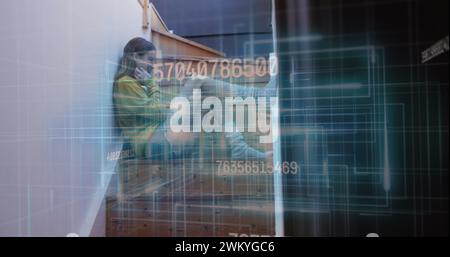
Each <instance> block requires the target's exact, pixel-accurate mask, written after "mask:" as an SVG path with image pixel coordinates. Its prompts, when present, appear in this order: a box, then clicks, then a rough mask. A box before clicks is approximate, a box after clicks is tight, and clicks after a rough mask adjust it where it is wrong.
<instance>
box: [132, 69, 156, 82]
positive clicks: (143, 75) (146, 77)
mask: <svg viewBox="0 0 450 257" xmlns="http://www.w3.org/2000/svg"><path fill="white" fill-rule="evenodd" d="M134 77H135V78H136V79H137V80H138V81H140V82H142V83H144V84H145V85H146V84H147V83H148V82H149V81H150V79H151V78H152V75H151V74H150V73H148V72H147V71H146V70H144V69H142V68H140V67H138V68H136V69H135V70H134Z"/></svg>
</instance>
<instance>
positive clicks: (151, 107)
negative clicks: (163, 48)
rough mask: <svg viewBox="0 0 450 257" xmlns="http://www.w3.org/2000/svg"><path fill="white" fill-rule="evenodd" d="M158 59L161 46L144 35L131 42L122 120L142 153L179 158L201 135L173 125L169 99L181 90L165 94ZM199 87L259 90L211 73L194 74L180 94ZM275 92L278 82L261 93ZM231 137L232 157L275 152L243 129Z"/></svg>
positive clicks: (121, 80)
mask: <svg viewBox="0 0 450 257" xmlns="http://www.w3.org/2000/svg"><path fill="white" fill-rule="evenodd" d="M155 58H156V49H155V46H154V45H153V44H152V43H151V42H149V41H147V40H145V39H143V38H134V39H132V40H130V41H129V42H128V43H127V45H126V46H125V48H124V51H123V57H122V60H121V63H120V66H119V69H118V71H117V74H116V76H115V83H114V89H113V93H114V95H113V98H114V99H113V101H114V107H115V109H114V111H115V118H116V123H117V126H118V127H119V128H120V129H121V131H122V135H123V136H124V138H125V139H126V140H128V141H129V143H130V144H131V145H132V147H133V150H134V152H135V154H136V157H138V158H151V159H162V158H177V157H180V156H182V155H184V154H185V153H186V152H191V151H190V150H189V151H187V150H186V148H189V147H193V146H194V145H195V141H196V139H197V137H196V133H181V132H178V133H175V132H172V131H171V130H170V129H168V128H169V125H168V124H169V117H170V114H171V111H170V109H168V108H167V106H168V101H167V100H168V99H171V98H173V97H174V96H175V95H167V94H164V93H162V92H161V91H160V90H159V86H158V85H157V83H155V80H154V79H153V77H152V71H153V63H154V61H155ZM195 88H199V89H201V90H202V96H205V97H206V96H208V95H210V96H211V95H215V96H218V97H225V96H232V95H250V94H252V95H255V92H256V91H255V90H254V89H252V88H244V87H241V86H235V85H231V84H228V83H225V82H222V81H216V80H213V79H209V78H205V79H189V80H188V81H187V82H186V83H185V84H184V86H183V88H182V89H181V93H180V95H181V96H185V97H190V96H191V95H192V90H193V89H195ZM270 90H271V91H270ZM269 91H270V92H269ZM273 92H274V85H273V84H272V86H269V87H268V89H267V90H259V94H258V95H261V94H264V95H267V94H269V93H271V94H273ZM225 138H226V140H227V142H228V144H229V145H230V148H231V158H232V159H264V158H267V157H269V156H270V155H271V152H267V153H264V152H260V151H258V150H256V149H254V148H251V147H250V146H248V145H247V144H246V143H245V142H244V140H243V137H242V135H241V133H239V132H233V133H225ZM161 155H163V156H161Z"/></svg>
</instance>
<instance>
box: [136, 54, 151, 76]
mask: <svg viewBox="0 0 450 257" xmlns="http://www.w3.org/2000/svg"><path fill="white" fill-rule="evenodd" d="M134 58H135V62H136V67H137V68H142V69H144V70H146V71H147V72H148V73H152V71H153V64H154V62H155V58H156V51H148V52H145V53H137V54H135V57H134Z"/></svg>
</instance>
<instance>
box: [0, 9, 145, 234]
mask: <svg viewBox="0 0 450 257" xmlns="http://www.w3.org/2000/svg"><path fill="white" fill-rule="evenodd" d="M141 20H142V11H141V7H140V6H139V4H138V2H137V0H94V1H92V0H38V1H37V0H9V1H1V2H0V236H65V235H66V234H67V233H70V232H72V233H78V234H80V235H88V234H89V233H90V230H91V226H92V222H93V220H94V218H95V215H96V214H97V211H98V207H99V205H100V201H101V199H102V197H103V195H102V192H103V189H104V188H105V186H106V182H107V181H108V178H109V176H110V174H111V172H112V168H113V167H114V163H110V162H108V161H106V153H107V152H108V151H110V150H111V149H115V148H116V147H117V143H116V144H114V143H113V142H112V137H111V134H110V132H109V128H110V127H111V125H112V124H111V115H110V104H111V86H112V82H111V79H112V76H113V73H114V70H113V69H114V65H113V63H114V62H116V61H117V59H118V58H119V55H120V52H121V50H122V48H123V46H124V44H125V43H126V42H127V41H128V40H129V39H130V38H132V37H134V36H144V37H147V33H146V31H143V30H141Z"/></svg>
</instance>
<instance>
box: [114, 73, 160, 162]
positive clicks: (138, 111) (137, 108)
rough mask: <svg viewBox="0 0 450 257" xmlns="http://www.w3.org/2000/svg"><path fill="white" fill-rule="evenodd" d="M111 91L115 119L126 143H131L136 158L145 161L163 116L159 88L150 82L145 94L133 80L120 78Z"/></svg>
mask: <svg viewBox="0 0 450 257" xmlns="http://www.w3.org/2000/svg"><path fill="white" fill-rule="evenodd" d="M115 87H116V88H115V89H114V95H113V98H114V106H115V116H116V117H115V118H116V122H117V125H118V126H119V128H120V129H121V134H122V136H123V138H124V140H125V141H127V142H129V143H131V145H132V147H133V150H134V152H135V154H136V157H137V158H145V156H146V148H147V147H146V146H147V143H148V141H149V140H150V138H151V136H152V134H153V132H154V131H155V129H156V128H157V127H158V126H159V125H160V124H162V123H163V122H164V120H165V115H164V111H163V108H166V106H163V105H162V101H161V92H160V89H159V86H158V85H156V83H154V81H149V86H148V87H147V88H148V89H147V90H146V89H145V87H143V86H142V85H141V84H140V83H139V82H138V81H137V80H136V79H134V78H132V77H130V76H122V77H120V78H119V79H118V80H117V81H116V85H115Z"/></svg>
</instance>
